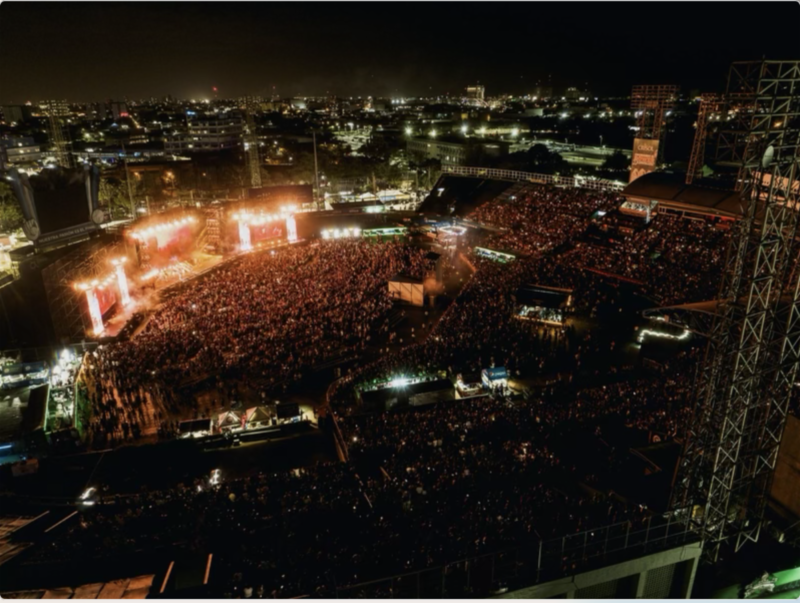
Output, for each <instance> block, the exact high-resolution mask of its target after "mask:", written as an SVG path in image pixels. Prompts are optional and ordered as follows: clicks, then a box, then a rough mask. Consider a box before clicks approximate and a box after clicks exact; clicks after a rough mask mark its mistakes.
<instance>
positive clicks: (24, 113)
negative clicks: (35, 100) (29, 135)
mask: <svg viewBox="0 0 800 603" xmlns="http://www.w3.org/2000/svg"><path fill="white" fill-rule="evenodd" d="M0 110H1V111H2V112H3V121H5V122H6V123H7V124H12V123H19V122H22V121H26V120H28V119H30V118H31V108H30V107H27V106H25V105H5V106H3V107H2V108H0Z"/></svg>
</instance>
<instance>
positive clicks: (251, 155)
mask: <svg viewBox="0 0 800 603" xmlns="http://www.w3.org/2000/svg"><path fill="white" fill-rule="evenodd" d="M243 105H244V107H243V109H244V115H245V126H244V150H245V152H246V153H247V165H248V168H249V170H250V186H251V187H253V188H260V187H261V161H260V159H259V156H258V135H257V134H256V124H255V119H254V118H253V115H254V114H255V111H256V102H255V99H254V98H253V97H252V96H246V97H245V98H244V103H243Z"/></svg>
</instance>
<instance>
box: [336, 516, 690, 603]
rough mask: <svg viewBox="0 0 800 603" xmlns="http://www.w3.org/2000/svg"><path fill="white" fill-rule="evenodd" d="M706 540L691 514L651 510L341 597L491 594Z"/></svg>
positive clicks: (354, 588)
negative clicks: (637, 519) (636, 519)
mask: <svg viewBox="0 0 800 603" xmlns="http://www.w3.org/2000/svg"><path fill="white" fill-rule="evenodd" d="M699 541H700V535H699V534H698V533H697V531H696V530H694V529H693V524H692V523H691V520H690V518H689V514H688V513H686V512H682V511H676V512H673V513H669V514H667V515H665V516H651V517H649V518H648V519H647V520H645V521H643V522H635V524H634V523H632V522H623V523H617V524H614V525H611V526H607V527H604V528H598V529H594V530H587V531H585V532H578V533H576V534H571V535H569V536H564V537H562V538H554V539H552V540H542V541H539V542H538V543H533V544H531V545H527V546H522V547H518V548H514V549H510V550H506V551H501V552H497V553H489V554H486V555H479V556H474V557H470V558H467V559H462V560H460V561H456V562H453V563H448V564H447V565H443V566H438V567H435V568H429V569H425V570H419V571H416V572H409V573H407V574H400V575H395V576H391V577H387V578H382V579H379V580H373V581H370V582H362V583H360V584H353V585H348V586H339V587H337V588H336V596H337V597H339V598H358V597H370V598H375V597H391V598H444V597H464V596H490V595H492V594H497V593H498V592H499V591H500V589H503V590H504V591H505V590H516V589H520V588H526V587H530V586H534V585H536V584H539V583H542V582H547V581H550V580H555V579H557V578H561V577H564V576H568V575H574V574H576V573H579V572H583V571H588V570H590V569H593V568H597V567H602V566H604V565H609V564H611V563H618V562H621V561H624V560H626V559H631V558H634V557H637V556H642V555H645V554H648V553H655V552H658V551H663V550H666V549H669V548H675V547H678V546H683V545H686V544H691V543H696V542H699Z"/></svg>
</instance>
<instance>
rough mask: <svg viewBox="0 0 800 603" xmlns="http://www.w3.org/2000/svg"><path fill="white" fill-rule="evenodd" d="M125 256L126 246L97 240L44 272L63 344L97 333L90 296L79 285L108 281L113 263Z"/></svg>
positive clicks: (52, 309)
mask: <svg viewBox="0 0 800 603" xmlns="http://www.w3.org/2000/svg"><path fill="white" fill-rule="evenodd" d="M124 255H125V249H124V246H123V245H122V243H120V242H118V241H115V242H109V241H108V240H105V241H104V240H102V239H95V240H92V241H88V242H86V243H84V244H82V245H80V247H79V248H78V249H75V250H74V251H72V252H70V253H68V254H67V255H65V256H64V257H62V258H59V259H58V260H56V261H55V262H53V263H52V264H50V265H49V266H47V267H46V268H44V269H43V270H42V281H43V283H44V290H45V294H46V295H47V303H48V306H49V307H50V316H51V318H52V320H53V328H54V330H55V334H56V337H58V339H59V340H61V342H62V343H69V342H76V341H82V340H84V339H86V335H87V333H90V332H91V331H92V330H93V324H92V320H91V317H90V315H89V310H88V307H87V304H86V296H85V295H84V294H83V293H81V292H80V291H76V290H75V287H74V285H75V283H77V282H82V281H92V280H100V279H103V278H105V277H107V276H108V274H109V273H111V272H112V271H113V270H114V266H113V265H112V263H111V260H112V259H115V258H117V257H121V256H124Z"/></svg>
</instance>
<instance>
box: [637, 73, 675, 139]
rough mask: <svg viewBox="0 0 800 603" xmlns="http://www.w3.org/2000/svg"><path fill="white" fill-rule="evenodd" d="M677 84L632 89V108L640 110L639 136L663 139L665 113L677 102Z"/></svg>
mask: <svg viewBox="0 0 800 603" xmlns="http://www.w3.org/2000/svg"><path fill="white" fill-rule="evenodd" d="M677 95H678V87H677V86H668V85H666V86H634V87H633V90H632V91H631V109H633V110H635V111H638V114H637V119H636V125H637V126H638V127H639V133H638V134H637V138H646V139H648V140H661V134H662V127H663V125H664V115H665V113H666V112H667V111H668V110H669V109H671V108H672V106H673V105H674V104H675V98H676V97H677Z"/></svg>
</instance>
